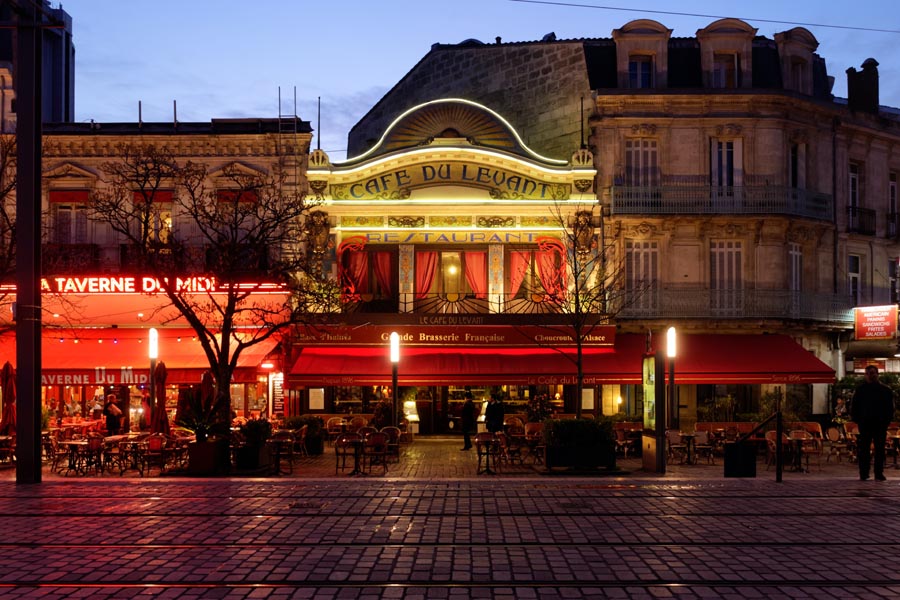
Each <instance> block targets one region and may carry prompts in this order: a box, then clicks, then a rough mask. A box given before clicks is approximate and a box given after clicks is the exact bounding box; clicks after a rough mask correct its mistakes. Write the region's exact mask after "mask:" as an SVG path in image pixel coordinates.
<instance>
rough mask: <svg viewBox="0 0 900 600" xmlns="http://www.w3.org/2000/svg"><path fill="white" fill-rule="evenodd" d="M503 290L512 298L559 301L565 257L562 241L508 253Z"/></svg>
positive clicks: (563, 277) (563, 276) (562, 288)
mask: <svg viewBox="0 0 900 600" xmlns="http://www.w3.org/2000/svg"><path fill="white" fill-rule="evenodd" d="M507 267H508V268H507V269H506V273H507V279H506V290H507V294H508V297H509V298H510V299H511V300H512V299H522V300H529V301H531V302H543V301H545V300H551V301H552V300H559V299H561V296H562V294H564V292H565V283H566V260H565V250H564V248H563V247H562V245H561V244H550V243H548V244H545V245H542V246H541V247H540V248H537V249H533V250H528V249H525V250H512V251H510V252H509V253H508V265H507Z"/></svg>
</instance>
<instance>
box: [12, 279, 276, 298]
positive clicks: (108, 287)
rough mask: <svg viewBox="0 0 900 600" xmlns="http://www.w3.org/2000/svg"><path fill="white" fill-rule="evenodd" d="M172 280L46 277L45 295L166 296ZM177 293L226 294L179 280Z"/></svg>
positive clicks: (262, 286)
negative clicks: (165, 289)
mask: <svg viewBox="0 0 900 600" xmlns="http://www.w3.org/2000/svg"><path fill="white" fill-rule="evenodd" d="M164 282H168V278H165V277H164V278H162V279H158V278H156V277H147V276H141V275H84V276H60V277H44V278H42V279H41V291H42V292H47V293H52V294H163V293H165V292H164V289H163V283H164ZM174 283H175V290H176V291H177V292H184V293H213V294H216V293H225V292H227V291H228V290H227V289H226V288H225V286H223V285H220V284H219V283H218V282H217V281H216V279H215V277H205V276H200V277H177V278H175V281H174ZM236 288H237V289H238V290H240V291H241V292H253V293H257V294H260V293H261V294H265V293H279V294H283V293H284V291H285V290H284V286H282V285H279V284H277V283H262V282H242V283H238V284H236ZM15 291H16V287H15V285H2V286H0V292H8V293H15Z"/></svg>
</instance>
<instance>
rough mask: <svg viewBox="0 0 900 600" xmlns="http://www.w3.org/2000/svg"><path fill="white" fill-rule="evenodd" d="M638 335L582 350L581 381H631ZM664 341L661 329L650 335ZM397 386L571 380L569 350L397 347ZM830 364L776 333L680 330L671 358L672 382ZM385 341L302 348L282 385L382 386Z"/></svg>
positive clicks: (801, 378)
mask: <svg viewBox="0 0 900 600" xmlns="http://www.w3.org/2000/svg"><path fill="white" fill-rule="evenodd" d="M646 344H647V341H646V337H645V336H643V335H637V334H622V335H619V336H617V337H616V344H615V347H614V348H586V349H585V350H584V351H583V355H582V356H583V361H582V365H583V371H584V374H585V378H584V383H585V384H587V385H598V384H604V383H622V384H638V383H640V382H641V362H642V358H643V356H644V354H645V351H646ZM657 344H661V345H664V344H665V340H664V339H663V338H662V337H661V336H657V337H655V338H654V339H653V344H652V346H653V348H652V349H653V350H655V347H656V345H657ZM397 372H398V380H399V383H400V384H401V385H441V384H448V383H460V384H462V383H479V384H509V385H541V384H565V383H576V379H575V377H576V363H575V351H574V349H566V350H565V352H559V351H556V350H553V349H550V348H471V349H464V348H458V347H454V348H446V349H443V348H422V347H417V348H403V349H401V356H400V363H399V365H398V370H397ZM832 381H834V370H833V369H832V368H831V367H829V366H828V365H826V364H825V363H823V362H822V361H820V360H819V359H818V358H816V357H815V356H814V355H813V354H812V353H810V352H808V351H807V350H805V349H803V348H802V347H801V346H800V345H798V344H797V343H796V342H794V341H793V340H792V339H791V338H789V337H787V336H783V335H716V334H696V335H682V336H679V338H678V356H677V358H676V359H675V382H676V383H677V384H699V383H749V384H753V383H828V382H832ZM390 382H391V363H390V360H389V358H388V348H387V346H384V347H373V346H361V347H339V346H331V347H308V348H304V349H303V351H302V353H301V354H300V356H299V358H298V359H297V361H296V362H295V363H294V365H293V368H292V369H291V371H290V373H289V375H288V381H287V384H288V385H289V386H303V385H306V386H315V385H348V386H349V385H387V384H390Z"/></svg>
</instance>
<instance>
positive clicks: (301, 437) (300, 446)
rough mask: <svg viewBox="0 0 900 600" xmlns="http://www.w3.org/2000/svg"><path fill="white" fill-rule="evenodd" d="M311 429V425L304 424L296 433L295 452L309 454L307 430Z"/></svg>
mask: <svg viewBox="0 0 900 600" xmlns="http://www.w3.org/2000/svg"><path fill="white" fill-rule="evenodd" d="M307 431H309V425H304V426H303V427H301V428H300V429H298V430H297V433H295V434H294V452H296V453H297V456H309V452H307V451H306V432H307Z"/></svg>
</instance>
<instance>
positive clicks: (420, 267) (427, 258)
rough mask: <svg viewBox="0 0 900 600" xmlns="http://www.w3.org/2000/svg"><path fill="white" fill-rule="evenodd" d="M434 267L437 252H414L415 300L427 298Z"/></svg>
mask: <svg viewBox="0 0 900 600" xmlns="http://www.w3.org/2000/svg"><path fill="white" fill-rule="evenodd" d="M436 266H437V252H416V300H421V299H423V298H425V297H426V296H428V292H429V290H431V284H432V283H434V269H435V267H436Z"/></svg>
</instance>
